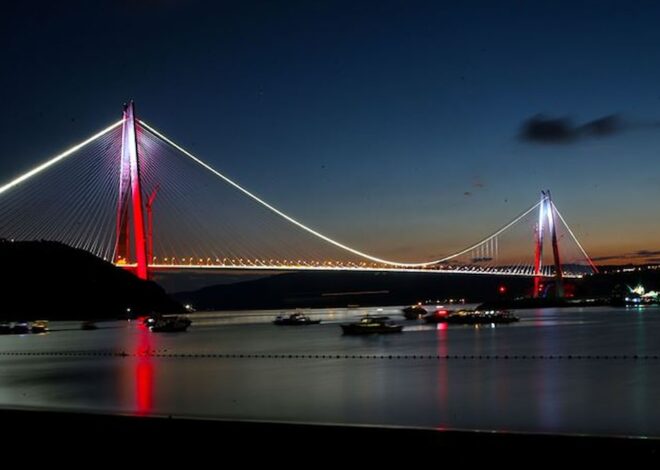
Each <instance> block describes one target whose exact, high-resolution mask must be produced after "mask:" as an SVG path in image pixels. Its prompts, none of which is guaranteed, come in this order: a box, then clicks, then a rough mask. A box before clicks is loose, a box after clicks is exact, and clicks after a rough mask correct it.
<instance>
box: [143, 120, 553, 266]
mask: <svg viewBox="0 0 660 470" xmlns="http://www.w3.org/2000/svg"><path fill="white" fill-rule="evenodd" d="M139 123H140V125H141V126H143V127H144V128H145V129H147V130H148V131H149V132H151V133H152V134H154V135H155V136H156V137H158V138H159V139H161V140H162V141H164V142H166V143H167V144H169V145H170V146H172V147H173V148H175V149H176V150H178V151H179V152H181V153H183V154H184V155H186V156H187V157H188V158H190V159H192V160H193V161H194V162H195V163H197V164H198V165H200V166H202V167H203V168H205V169H206V170H208V171H209V172H211V173H213V174H214V175H215V176H217V177H219V178H220V179H222V180H223V181H224V182H225V183H227V184H229V185H231V186H232V187H234V188H235V189H237V190H239V191H240V192H242V193H243V194H245V195H246V196H248V197H250V198H251V199H253V200H254V201H256V202H258V203H259V204H261V205H262V206H263V207H265V208H267V209H268V210H270V211H272V212H274V213H275V214H277V215H279V216H280V217H282V218H284V219H285V220H287V221H288V222H290V223H292V224H293V225H295V226H297V227H299V228H301V229H302V230H305V231H306V232H308V233H310V234H312V235H314V236H315V237H318V238H320V239H322V240H324V241H326V242H327V243H330V244H332V245H334V246H336V247H338V248H341V249H342V250H345V251H348V252H349V253H352V254H354V255H357V256H360V257H362V258H365V259H368V260H370V261H373V262H376V263H382V264H386V265H390V266H397V267H406V268H424V267H428V266H433V265H437V264H439V263H442V262H444V261H448V260H451V259H453V258H456V257H458V256H460V255H462V254H465V253H469V252H470V251H472V250H474V249H475V248H477V247H479V246H480V245H482V244H485V243H488V242H490V241H491V240H492V239H493V238H495V237H497V236H498V235H500V234H502V233H503V232H504V231H506V230H507V229H508V228H510V227H511V226H513V225H515V224H516V223H517V222H519V221H520V220H521V219H522V218H524V217H525V216H526V215H528V214H529V213H531V212H532V211H534V210H535V209H536V208H537V207H538V206H539V205H540V204H541V203H540V202H538V203H536V204H534V205H533V206H532V207H530V208H529V209H527V210H526V211H524V212H523V213H522V214H520V215H519V216H518V217H516V218H515V219H514V220H513V221H511V222H509V223H508V224H506V225H505V226H504V227H502V228H501V229H499V230H498V231H497V232H495V233H494V234H492V235H490V236H488V237H486V238H484V239H483V240H481V241H479V242H478V243H475V244H474V245H472V246H470V247H468V248H466V249H464V250H462V251H459V252H458V253H454V254H452V255H449V256H446V257H444V258H439V259H436V260H432V261H427V262H422V263H405V262H398V261H392V260H387V259H383V258H378V257H376V256H372V255H370V254H368V253H365V252H363V251H360V250H357V249H355V248H351V247H349V246H347V245H345V244H343V243H341V242H339V241H337V240H334V239H332V238H330V237H328V236H326V235H323V234H322V233H320V232H318V231H316V230H314V229H313V228H311V227H308V226H307V225H305V224H303V223H302V222H299V221H298V220H296V219H294V218H293V217H291V216H289V215H287V214H285V213H284V212H282V211H280V210H279V209H277V208H276V207H274V206H272V205H271V204H269V203H268V202H266V201H264V200H263V199H261V198H260V197H259V196H257V195H255V194H253V193H252V192H250V191H248V190H247V189H245V188H244V187H243V186H241V185H240V184H238V183H236V182H235V181H233V180H232V179H230V178H228V177H227V176H225V175H223V174H222V173H220V172H219V171H217V170H215V169H214V168H213V167H211V166H210V165H208V164H206V163H204V162H203V161H202V160H200V159H199V158H197V157H196V156H195V155H193V154H192V153H190V152H189V151H188V150H186V149H185V148H183V147H181V146H180V145H178V144H177V143H175V142H173V141H172V140H170V139H169V138H168V137H166V136H165V135H163V134H162V133H160V132H158V131H157V130H156V129H154V128H153V127H151V126H150V125H148V124H147V123H145V122H144V121H141V120H140V121H139Z"/></svg>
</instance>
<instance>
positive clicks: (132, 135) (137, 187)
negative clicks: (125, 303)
mask: <svg viewBox="0 0 660 470" xmlns="http://www.w3.org/2000/svg"><path fill="white" fill-rule="evenodd" d="M131 225H132V229H133V230H132V232H131ZM131 233H132V234H133V237H132V240H133V254H134V255H135V265H136V268H135V274H136V275H137V277H139V278H140V279H148V277H149V261H148V259H147V240H146V236H145V227H144V214H143V210H142V185H141V180H140V164H139V155H138V146H137V129H136V126H135V105H134V103H133V101H131V102H129V103H128V104H125V105H124V119H123V123H122V140H121V162H120V173H119V203H118V206H117V236H116V239H115V240H116V241H115V263H116V264H120V265H121V264H132V263H131V262H130V260H131V258H132V256H131V254H132V252H131Z"/></svg>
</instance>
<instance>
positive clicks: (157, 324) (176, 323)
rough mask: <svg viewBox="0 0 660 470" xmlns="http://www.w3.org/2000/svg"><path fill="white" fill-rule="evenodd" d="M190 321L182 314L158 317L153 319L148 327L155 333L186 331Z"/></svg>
mask: <svg viewBox="0 0 660 470" xmlns="http://www.w3.org/2000/svg"><path fill="white" fill-rule="evenodd" d="M191 323H192V322H191V321H190V319H189V318H188V317H184V316H183V315H177V316H174V317H158V318H155V319H154V321H153V323H152V324H151V325H150V326H149V329H150V330H151V331H153V332H155V333H174V332H179V331H186V330H187V329H188V327H189V326H190V324H191Z"/></svg>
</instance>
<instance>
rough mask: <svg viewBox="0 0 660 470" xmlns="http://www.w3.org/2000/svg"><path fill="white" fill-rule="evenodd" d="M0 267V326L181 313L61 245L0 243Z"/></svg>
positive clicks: (154, 287)
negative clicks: (13, 322)
mask: <svg viewBox="0 0 660 470" xmlns="http://www.w3.org/2000/svg"><path fill="white" fill-rule="evenodd" d="M0 263H1V264H2V268H3V270H4V272H5V275H4V276H3V279H2V281H1V283H2V284H1V285H2V292H3V294H4V295H3V296H2V299H1V300H0V302H2V303H1V304H0V319H1V320H18V319H37V318H38V319H47V320H64V319H67V320H68V319H71V320H77V319H106V318H126V317H127V316H128V315H131V316H135V315H138V314H146V313H151V312H161V313H174V312H181V311H183V308H182V307H181V305H180V304H179V303H178V302H176V301H174V300H173V299H171V298H170V297H169V296H168V295H167V294H166V293H165V291H163V289H162V288H161V287H160V286H158V284H156V283H154V282H151V281H143V280H141V279H138V278H137V277H135V276H134V275H133V274H132V273H130V272H128V271H126V270H124V269H120V268H117V267H115V266H113V265H112V264H111V263H108V262H106V261H104V260H102V259H100V258H97V257H96V256H94V255H92V254H90V253H88V252H86V251H83V250H79V249H75V248H71V247H69V246H67V245H64V244H62V243H58V242H51V241H28V242H12V241H9V240H2V241H0ZM129 309H130V311H129Z"/></svg>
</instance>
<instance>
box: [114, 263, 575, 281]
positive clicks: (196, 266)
mask: <svg viewBox="0 0 660 470" xmlns="http://www.w3.org/2000/svg"><path fill="white" fill-rule="evenodd" d="M116 266H118V267H121V268H125V269H135V268H136V267H137V266H136V264H134V263H133V264H116ZM149 270H153V271H178V270H234V271H242V270H249V271H348V272H395V273H410V272H413V273H430V274H479V275H492V276H517V277H530V278H533V277H535V275H534V273H533V271H532V270H531V268H530V267H525V268H520V269H504V268H502V269H497V268H481V269H480V268H476V267H475V268H464V269H460V268H447V269H443V268H434V267H426V268H408V267H396V266H386V267H379V266H349V265H343V266H342V265H334V266H332V265H329V266H315V265H301V264H294V265H290V264H222V263H220V264H218V263H208V264H205V263H193V264H150V265H149ZM539 277H542V278H554V277H555V275H554V273H542V274H541V275H540V276H539ZM563 277H564V278H570V279H581V278H582V277H584V276H583V275H582V274H576V273H569V272H564V273H563Z"/></svg>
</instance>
